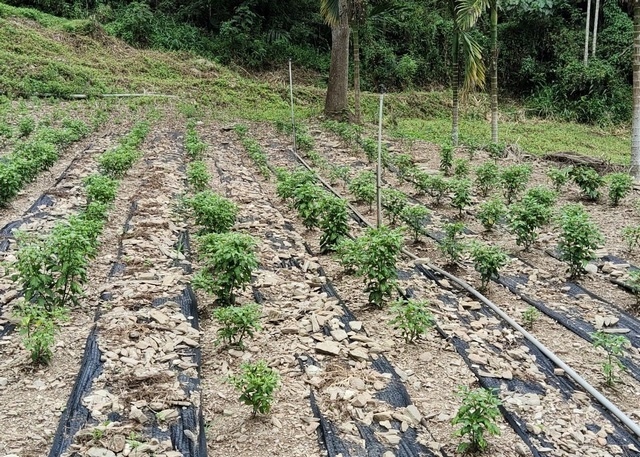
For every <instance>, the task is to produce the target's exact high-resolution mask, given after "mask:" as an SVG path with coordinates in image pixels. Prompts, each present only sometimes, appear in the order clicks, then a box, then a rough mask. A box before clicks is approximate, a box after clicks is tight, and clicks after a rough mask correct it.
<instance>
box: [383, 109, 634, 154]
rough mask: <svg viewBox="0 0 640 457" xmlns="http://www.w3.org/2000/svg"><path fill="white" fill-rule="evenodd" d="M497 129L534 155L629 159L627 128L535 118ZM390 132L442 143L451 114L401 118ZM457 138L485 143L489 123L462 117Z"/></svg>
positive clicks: (447, 135)
mask: <svg viewBox="0 0 640 457" xmlns="http://www.w3.org/2000/svg"><path fill="white" fill-rule="evenodd" d="M498 129H499V138H500V141H501V142H505V143H515V144H518V145H519V146H520V147H521V148H522V149H523V150H525V151H527V152H529V153H532V154H535V155H543V154H547V153H550V152H559V151H574V152H578V153H580V154H584V155H588V156H592V157H599V158H602V159H604V160H609V161H611V162H612V163H617V164H623V165H626V164H628V163H629V156H630V151H631V140H630V138H629V133H628V132H624V133H623V134H621V133H620V132H619V131H613V130H612V131H605V130H603V129H601V128H599V127H595V126H590V125H583V124H576V123H569V122H558V121H552V120H541V119H535V118H534V119H527V120H525V121H503V122H500V124H499V126H498ZM391 133H392V134H393V135H394V136H398V137H403V138H412V139H420V140H426V141H431V142H433V143H437V144H441V143H443V142H445V141H447V140H448V139H449V138H450V137H451V118H450V117H437V118H431V119H400V120H398V121H397V125H396V126H395V127H394V128H392V129H391ZM460 138H461V141H463V142H464V141H465V139H466V140H471V141H473V142H474V143H477V144H487V143H489V141H490V139H491V126H490V124H489V122H488V121H486V120H484V119H477V118H474V117H472V118H463V119H461V121H460Z"/></svg>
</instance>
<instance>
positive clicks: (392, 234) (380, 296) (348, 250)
mask: <svg viewBox="0 0 640 457" xmlns="http://www.w3.org/2000/svg"><path fill="white" fill-rule="evenodd" d="M402 244H403V241H402V232H401V231H399V230H391V229H389V228H387V227H384V226H383V227H380V228H373V229H368V230H367V232H366V233H365V235H364V236H361V237H360V238H358V239H357V240H356V241H355V242H352V241H351V240H344V241H343V242H342V243H341V244H340V246H339V247H338V253H339V254H342V260H341V263H343V265H345V264H346V265H352V266H353V267H355V268H354V269H355V274H356V275H357V276H363V277H364V278H365V282H366V284H367V286H366V289H365V291H366V292H369V303H372V304H375V305H377V306H383V305H384V303H385V301H386V299H387V298H389V297H391V295H392V294H393V291H394V289H395V285H396V278H397V275H398V272H397V270H396V261H397V257H398V255H399V254H400V252H401V251H402Z"/></svg>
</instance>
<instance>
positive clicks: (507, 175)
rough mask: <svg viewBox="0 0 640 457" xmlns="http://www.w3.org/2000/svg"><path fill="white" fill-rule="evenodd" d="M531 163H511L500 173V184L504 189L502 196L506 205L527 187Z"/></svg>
mask: <svg viewBox="0 0 640 457" xmlns="http://www.w3.org/2000/svg"><path fill="white" fill-rule="evenodd" d="M531 171H532V170H531V165H528V164H523V165H511V166H509V167H506V168H504V169H503V170H502V173H500V184H501V185H502V188H503V191H504V197H505V199H506V200H507V205H510V204H511V202H512V201H513V200H514V199H515V198H516V197H517V196H518V195H519V194H520V193H522V191H523V190H524V189H525V188H526V187H527V183H528V182H529V178H530V177H531Z"/></svg>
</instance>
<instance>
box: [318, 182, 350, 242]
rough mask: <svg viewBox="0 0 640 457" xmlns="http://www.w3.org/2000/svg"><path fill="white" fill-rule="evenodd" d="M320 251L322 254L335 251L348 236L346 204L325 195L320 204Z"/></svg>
mask: <svg viewBox="0 0 640 457" xmlns="http://www.w3.org/2000/svg"><path fill="white" fill-rule="evenodd" d="M320 212H321V216H320V225H319V226H320V229H321V230H322V232H323V233H322V236H321V237H320V250H321V251H322V252H323V253H324V252H327V251H331V250H333V249H335V247H336V246H337V245H338V243H340V241H341V240H342V239H343V238H345V237H346V236H347V235H348V234H349V224H348V221H349V214H348V213H347V202H346V201H344V200H343V199H341V198H338V197H334V196H331V195H326V196H325V197H324V198H323V199H322V200H321V203H320Z"/></svg>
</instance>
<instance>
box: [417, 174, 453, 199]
mask: <svg viewBox="0 0 640 457" xmlns="http://www.w3.org/2000/svg"><path fill="white" fill-rule="evenodd" d="M414 178H415V186H416V188H417V189H418V190H419V191H420V192H424V193H427V194H428V195H429V196H430V197H431V198H433V202H434V204H435V205H436V206H440V204H441V202H442V197H444V196H445V195H446V193H447V192H448V191H449V190H450V189H451V181H450V180H448V179H446V178H445V177H443V176H442V175H439V174H438V175H433V176H429V175H428V174H426V173H424V172H416V173H415V174H414Z"/></svg>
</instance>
